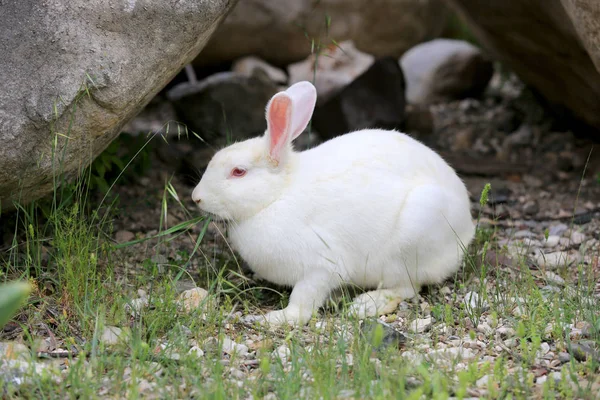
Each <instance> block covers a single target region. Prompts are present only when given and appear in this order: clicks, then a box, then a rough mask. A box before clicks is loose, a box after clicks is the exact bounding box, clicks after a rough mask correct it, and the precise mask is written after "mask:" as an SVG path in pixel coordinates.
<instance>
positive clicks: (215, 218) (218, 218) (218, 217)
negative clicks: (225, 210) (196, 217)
mask: <svg viewBox="0 0 600 400" xmlns="http://www.w3.org/2000/svg"><path fill="white" fill-rule="evenodd" d="M202 213H203V214H204V215H205V216H206V217H208V218H210V220H211V221H213V222H229V221H230V219H229V218H225V217H223V216H221V215H217V214H214V213H211V212H210V211H204V210H203V211H202Z"/></svg>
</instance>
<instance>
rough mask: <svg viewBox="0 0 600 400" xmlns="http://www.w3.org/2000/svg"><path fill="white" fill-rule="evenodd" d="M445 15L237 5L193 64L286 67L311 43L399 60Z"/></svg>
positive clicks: (414, 3) (440, 7)
mask: <svg viewBox="0 0 600 400" xmlns="http://www.w3.org/2000/svg"><path fill="white" fill-rule="evenodd" d="M447 11H448V10H447V8H446V7H445V6H444V4H443V0H379V1H376V2H370V1H365V0H319V1H315V0H240V1H239V3H238V5H237V6H236V7H235V8H234V10H233V11H232V12H231V14H230V15H229V16H228V17H227V19H226V20H225V21H224V22H223V24H222V25H221V26H220V27H219V29H217V32H216V33H215V35H214V36H213V38H212V39H211V40H210V42H209V43H208V44H207V46H206V49H205V50H204V51H203V52H202V57H201V58H200V59H198V63H205V62H212V63H217V62H223V61H231V60H235V59H237V58H239V57H242V56H246V55H255V56H258V57H261V58H262V59H264V60H266V61H268V62H271V63H274V64H279V65H283V64H288V63H290V62H294V61H299V60H302V59H304V58H306V57H307V56H308V55H309V54H310V53H311V47H312V44H313V43H312V40H313V39H314V45H315V46H317V45H318V44H319V42H320V43H322V44H323V45H324V46H329V45H332V44H333V43H332V41H331V39H335V41H337V42H338V43H339V42H342V41H345V40H353V41H354V43H355V45H356V47H357V48H358V49H359V50H361V51H364V52H366V53H369V54H373V55H375V56H377V57H383V56H394V57H399V56H400V55H401V54H402V53H403V52H404V51H406V50H407V49H409V48H411V47H412V46H414V45H415V44H417V43H420V42H422V41H424V40H429V39H433V38H435V37H437V36H438V35H439V34H440V33H441V32H442V30H443V29H444V27H445V25H446V21H447V17H448V12H447ZM327 21H329V23H328V22H327Z"/></svg>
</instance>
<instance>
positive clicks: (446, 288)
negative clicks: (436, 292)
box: [440, 286, 452, 296]
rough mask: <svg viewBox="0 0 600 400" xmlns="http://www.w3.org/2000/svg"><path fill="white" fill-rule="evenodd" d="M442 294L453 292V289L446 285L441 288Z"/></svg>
mask: <svg viewBox="0 0 600 400" xmlns="http://www.w3.org/2000/svg"><path fill="white" fill-rule="evenodd" d="M440 294H443V295H444V296H445V295H448V294H452V290H451V289H450V288H449V287H448V286H444V287H442V288H441V289H440Z"/></svg>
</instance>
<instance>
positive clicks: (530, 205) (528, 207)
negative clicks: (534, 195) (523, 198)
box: [523, 200, 540, 215]
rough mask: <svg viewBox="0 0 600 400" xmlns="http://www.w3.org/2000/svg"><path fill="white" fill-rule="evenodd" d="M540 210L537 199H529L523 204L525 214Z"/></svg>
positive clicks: (535, 212) (533, 213)
mask: <svg viewBox="0 0 600 400" xmlns="http://www.w3.org/2000/svg"><path fill="white" fill-rule="evenodd" d="M539 211H540V206H539V205H538V203H537V201H535V200H530V201H528V202H527V203H525V204H524V205H523V212H524V213H525V214H527V215H535V214H537V213H538V212H539Z"/></svg>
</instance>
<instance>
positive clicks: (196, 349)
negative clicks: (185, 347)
mask: <svg viewBox="0 0 600 400" xmlns="http://www.w3.org/2000/svg"><path fill="white" fill-rule="evenodd" d="M188 354H192V355H194V356H196V357H198V358H200V357H203V356H204V350H202V349H201V348H200V347H198V346H193V347H192V348H191V349H190V350H189V351H188Z"/></svg>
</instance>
